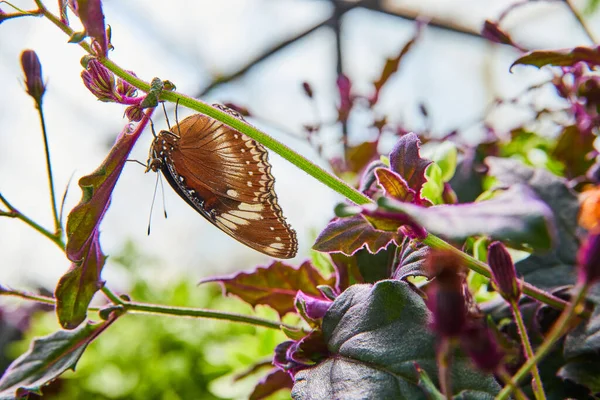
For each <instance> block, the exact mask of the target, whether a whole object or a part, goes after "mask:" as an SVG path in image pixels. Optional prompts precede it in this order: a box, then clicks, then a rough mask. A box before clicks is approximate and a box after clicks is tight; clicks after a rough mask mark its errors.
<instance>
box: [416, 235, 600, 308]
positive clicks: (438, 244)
mask: <svg viewBox="0 0 600 400" xmlns="http://www.w3.org/2000/svg"><path fill="white" fill-rule="evenodd" d="M422 243H423V244H425V245H427V246H429V247H431V248H433V249H439V250H446V251H450V252H453V253H454V254H456V256H457V257H459V258H460V259H461V260H462V261H463V262H464V264H465V265H466V266H467V267H468V268H469V269H471V270H473V271H475V272H477V273H478V274H481V275H483V276H485V277H487V278H490V279H491V277H492V272H491V270H490V267H488V266H487V265H486V264H484V263H483V262H481V261H479V260H476V259H475V258H473V257H471V256H470V255H468V254H466V253H464V252H462V251H460V250H459V249H457V248H456V247H454V246H452V245H451V244H449V243H447V242H445V241H444V240H442V239H440V238H438V237H437V236H435V235H432V234H428V235H427V237H426V238H425V239H423V240H422ZM519 282H520V283H521V289H522V291H523V293H524V294H525V295H527V296H529V297H531V298H533V299H535V300H538V301H540V302H542V303H544V304H547V305H549V306H550V307H553V308H556V309H559V310H564V309H565V308H566V307H567V306H568V304H569V303H567V302H566V301H564V300H563V299H559V298H558V297H556V296H553V295H551V294H550V293H547V292H545V291H543V290H541V289H539V288H537V287H535V286H533V285H531V284H529V283H527V282H525V281H523V280H520V281H519ZM579 315H580V316H582V317H584V318H589V317H590V316H591V313H590V311H589V310H582V311H581V312H580V314H579Z"/></svg>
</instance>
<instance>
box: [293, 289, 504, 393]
mask: <svg viewBox="0 0 600 400" xmlns="http://www.w3.org/2000/svg"><path fill="white" fill-rule="evenodd" d="M430 317H431V316H430V312H429V311H428V309H427V307H426V306H425V303H424V301H423V299H422V298H421V297H420V296H419V295H418V294H416V293H415V292H414V291H413V290H412V289H411V288H410V286H409V284H407V283H405V282H401V281H381V282H378V283H377V284H375V285H354V286H352V287H350V288H349V289H348V290H346V291H345V292H344V293H343V294H342V295H340V296H339V297H338V298H337V299H336V301H335V302H334V303H333V305H332V306H331V308H330V309H329V311H328V312H327V314H326V315H325V318H324V319H323V335H324V339H325V341H326V342H327V347H328V350H329V352H330V355H329V357H328V358H326V359H325V360H324V361H322V362H320V363H319V364H318V365H316V366H314V367H311V368H308V369H305V370H302V371H300V372H298V373H297V374H296V376H295V384H294V388H293V390H292V397H293V398H294V399H307V398H310V399H313V400H319V399H327V400H329V399H342V398H344V399H350V398H352V399H398V400H402V399H410V400H413V399H416V400H420V399H425V398H426V395H425V394H424V392H423V391H422V389H421V388H420V387H419V386H418V382H419V376H418V374H417V371H416V370H415V367H414V363H415V362H416V363H418V364H419V366H420V367H421V368H422V369H423V370H425V371H426V372H427V374H428V375H429V376H431V377H434V378H433V379H436V378H435V377H437V375H438V374H437V367H436V354H435V347H436V340H435V337H434V336H433V334H432V333H431V332H430V330H429V329H428V327H427V324H428V322H429V320H430ZM451 371H452V372H451V373H452V387H453V392H454V393H461V392H462V393H464V394H469V398H472V399H488V398H490V397H491V396H492V395H493V394H495V393H497V392H498V390H499V386H498V384H497V383H496V381H495V379H494V377H493V375H486V374H483V373H481V372H478V371H476V370H475V369H473V368H472V367H471V363H470V361H469V360H468V359H467V358H466V357H464V356H463V355H460V354H455V356H454V357H453V363H452V368H451Z"/></svg>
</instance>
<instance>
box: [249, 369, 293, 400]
mask: <svg viewBox="0 0 600 400" xmlns="http://www.w3.org/2000/svg"><path fill="white" fill-rule="evenodd" d="M293 385H294V380H293V379H292V377H291V376H290V375H289V374H287V373H286V372H284V371H282V370H281V369H279V368H273V369H272V370H271V371H269V373H268V374H267V375H266V376H265V377H264V378H262V379H261V380H260V381H259V382H258V383H257V384H256V387H255V388H254V391H253V392H252V394H251V395H250V397H249V399H250V400H261V399H264V398H267V397H268V396H270V395H272V394H273V393H275V392H277V391H279V390H281V389H291V388H292V386H293Z"/></svg>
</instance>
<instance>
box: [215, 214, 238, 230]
mask: <svg viewBox="0 0 600 400" xmlns="http://www.w3.org/2000/svg"><path fill="white" fill-rule="evenodd" d="M217 221H219V222H220V223H221V224H223V225H225V226H226V227H228V228H229V229H231V230H233V231H235V230H236V229H237V225H236V224H234V223H233V222H231V221H228V220H226V219H225V218H222V217H220V216H218V217H217Z"/></svg>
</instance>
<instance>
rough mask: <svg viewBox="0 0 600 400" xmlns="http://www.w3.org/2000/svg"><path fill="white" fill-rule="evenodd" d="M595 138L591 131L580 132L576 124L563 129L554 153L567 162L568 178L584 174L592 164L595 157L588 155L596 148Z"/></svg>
mask: <svg viewBox="0 0 600 400" xmlns="http://www.w3.org/2000/svg"><path fill="white" fill-rule="evenodd" d="M595 138H596V136H594V135H592V133H591V132H580V131H579V129H578V128H577V126H576V125H570V126H567V127H565V128H564V129H563V131H562V132H561V134H560V136H559V137H558V141H557V142H556V147H555V148H554V151H553V152H552V155H553V156H554V157H556V159H557V160H560V161H562V162H563V163H564V164H565V167H566V170H565V175H566V178H568V179H573V178H576V177H578V176H581V175H584V174H585V172H586V171H587V170H588V169H589V168H590V167H591V166H592V164H593V163H594V158H593V157H586V155H587V154H588V153H590V152H592V151H593V150H594V139H595Z"/></svg>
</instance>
